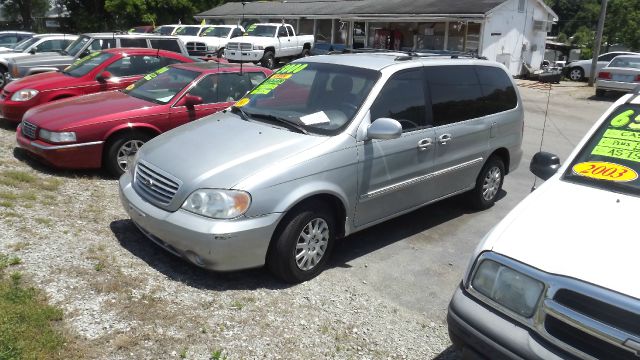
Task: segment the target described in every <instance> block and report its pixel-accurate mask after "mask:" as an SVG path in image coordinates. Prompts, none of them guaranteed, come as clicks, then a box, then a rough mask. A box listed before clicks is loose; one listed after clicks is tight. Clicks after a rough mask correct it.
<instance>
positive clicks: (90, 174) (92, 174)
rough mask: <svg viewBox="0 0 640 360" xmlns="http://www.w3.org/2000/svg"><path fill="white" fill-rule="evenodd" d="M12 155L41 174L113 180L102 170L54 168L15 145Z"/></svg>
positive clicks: (69, 177)
mask: <svg viewBox="0 0 640 360" xmlns="http://www.w3.org/2000/svg"><path fill="white" fill-rule="evenodd" d="M13 157H14V158H16V160H18V161H20V162H22V163H24V164H26V165H27V166H29V167H30V168H32V169H33V170H35V171H38V172H40V173H43V174H47V175H51V176H58V177H64V178H68V179H78V178H87V179H96V178H98V179H105V180H115V179H114V178H112V177H109V176H108V175H107V174H105V173H104V172H103V171H101V170H99V169H94V170H61V169H56V168H54V167H52V166H49V165H47V164H46V163H44V162H42V161H41V160H40V159H38V158H36V157H35V156H34V155H32V154H31V153H29V152H28V151H27V150H25V149H22V148H20V147H15V148H14V149H13Z"/></svg>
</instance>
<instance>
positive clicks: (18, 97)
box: [11, 89, 38, 101]
mask: <svg viewBox="0 0 640 360" xmlns="http://www.w3.org/2000/svg"><path fill="white" fill-rule="evenodd" d="M36 95H38V90H34V89H23V90H18V91H16V92H15V93H14V94H13V95H11V100H13V101H29V100H31V99H33V98H34V97H36Z"/></svg>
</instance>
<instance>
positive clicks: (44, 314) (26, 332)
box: [0, 254, 65, 360]
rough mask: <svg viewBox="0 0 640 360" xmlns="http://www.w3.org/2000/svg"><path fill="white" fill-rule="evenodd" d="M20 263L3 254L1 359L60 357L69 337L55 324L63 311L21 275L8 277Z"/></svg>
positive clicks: (0, 273)
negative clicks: (50, 302)
mask: <svg viewBox="0 0 640 360" xmlns="http://www.w3.org/2000/svg"><path fill="white" fill-rule="evenodd" d="M20 262H21V261H20V259H19V258H16V257H8V256H6V255H2V254H0V359H7V360H8V359H55V358H59V353H60V351H61V350H62V348H63V347H64V344H65V338H64V336H63V335H62V333H61V332H60V331H58V330H57V329H56V327H55V326H54V324H55V322H57V321H60V320H62V310H60V309H57V308H55V307H52V306H50V305H47V304H46V302H45V300H44V297H43V296H42V294H41V293H40V292H39V291H37V290H36V289H34V288H32V287H27V286H25V285H24V284H23V281H22V275H21V274H20V273H18V272H12V273H11V274H10V275H9V276H6V274H5V273H4V272H5V271H6V269H7V268H9V267H10V266H13V265H16V264H19V263H20Z"/></svg>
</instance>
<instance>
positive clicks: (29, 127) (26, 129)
mask: <svg viewBox="0 0 640 360" xmlns="http://www.w3.org/2000/svg"><path fill="white" fill-rule="evenodd" d="M37 129H38V127H37V126H35V125H34V124H32V123H30V122H28V121H23V122H22V135H24V136H26V137H28V138H31V139H35V138H36V130H37Z"/></svg>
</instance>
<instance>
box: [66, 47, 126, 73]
mask: <svg viewBox="0 0 640 360" xmlns="http://www.w3.org/2000/svg"><path fill="white" fill-rule="evenodd" d="M112 56H113V54H109V53H103V52H99V51H96V52H92V53H91V54H89V55H87V56H85V57H83V58H81V59H78V60H76V61H75V62H74V63H73V64H71V65H69V66H68V67H67V68H66V69H64V70H63V71H62V72H63V73H64V74H67V75H71V76H73V77H81V76H85V75H87V74H88V73H89V72H90V71H91V70H93V69H95V68H96V67H97V66H98V65H100V64H102V63H103V62H105V61H106V60H107V59H108V58H110V57H112Z"/></svg>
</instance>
